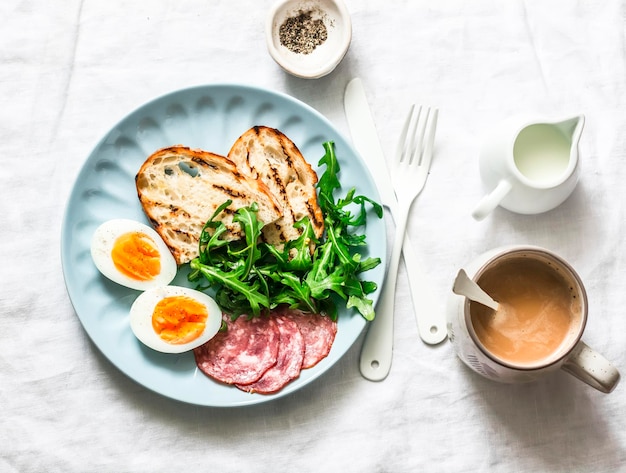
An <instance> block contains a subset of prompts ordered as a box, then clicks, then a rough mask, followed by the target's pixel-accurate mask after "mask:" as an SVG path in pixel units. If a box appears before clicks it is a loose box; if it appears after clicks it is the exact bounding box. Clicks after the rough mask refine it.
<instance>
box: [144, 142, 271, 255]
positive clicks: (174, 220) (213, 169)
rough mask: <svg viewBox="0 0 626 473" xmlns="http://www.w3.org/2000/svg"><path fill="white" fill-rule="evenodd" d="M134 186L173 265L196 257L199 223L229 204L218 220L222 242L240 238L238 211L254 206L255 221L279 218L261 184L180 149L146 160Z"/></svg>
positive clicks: (230, 166)
mask: <svg viewBox="0 0 626 473" xmlns="http://www.w3.org/2000/svg"><path fill="white" fill-rule="evenodd" d="M135 184H136V187H137V194H138V196H139V200H140V202H141V205H142V207H143V210H144V212H145V214H146V215H147V217H148V218H149V219H150V221H151V223H152V226H153V227H154V228H155V230H156V231H157V232H158V233H159V235H161V237H162V238H163V240H164V241H165V243H166V244H167V246H168V247H169V248H170V250H171V252H172V254H173V255H174V258H175V259H176V262H177V263H178V264H184V263H187V262H189V261H191V260H192V259H193V258H195V257H196V256H197V255H198V242H199V238H200V233H201V231H202V228H203V226H204V224H205V223H206V222H207V220H209V218H211V216H212V215H213V214H214V212H215V210H216V209H217V207H219V206H220V205H222V204H223V203H224V202H225V201H227V200H228V199H231V200H232V204H231V205H230V206H229V207H228V208H226V209H225V210H224V212H222V213H221V214H220V215H219V216H218V217H217V220H221V221H222V222H223V223H224V224H225V225H226V227H227V228H228V232H227V234H226V235H225V237H226V238H227V239H229V240H233V239H238V238H241V237H242V230H241V227H240V226H239V224H238V223H235V222H233V214H234V213H235V212H236V210H237V209H239V208H242V207H246V206H249V205H251V204H252V203H253V202H256V203H257V204H258V206H259V211H258V214H257V216H258V219H259V220H260V221H261V222H263V223H264V224H268V223H270V222H274V221H276V220H277V219H279V218H280V217H281V215H282V210H281V207H280V205H279V203H278V202H277V200H276V199H275V198H274V196H273V194H272V193H271V192H270V191H269V189H268V188H267V186H266V185H265V184H264V183H263V182H262V181H261V180H259V179H255V178H253V177H250V176H249V175H245V174H243V173H241V172H239V170H238V169H237V167H236V166H235V164H234V163H233V162H232V161H230V160H229V159H227V158H225V157H224V156H219V155H217V154H213V153H210V152H207V151H202V150H198V149H191V148H187V147H184V146H172V147H169V148H163V149H161V150H158V151H156V152H155V153H153V154H152V155H150V156H149V157H148V159H146V161H145V162H144V164H143V165H142V166H141V168H140V169H139V172H138V173H137V175H136V176H135Z"/></svg>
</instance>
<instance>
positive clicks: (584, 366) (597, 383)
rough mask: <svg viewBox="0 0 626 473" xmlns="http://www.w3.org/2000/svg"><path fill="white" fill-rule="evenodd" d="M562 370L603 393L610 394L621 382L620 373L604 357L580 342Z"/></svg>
mask: <svg viewBox="0 0 626 473" xmlns="http://www.w3.org/2000/svg"><path fill="white" fill-rule="evenodd" d="M561 368H562V369H563V370H564V371H566V372H568V373H569V374H571V375H572V376H574V377H576V378H578V379H580V380H581V381H582V382H583V383H587V384H588V385H589V386H591V387H592V388H595V389H597V390H598V391H600V392H603V393H610V392H611V391H613V389H615V386H617V383H618V382H619V380H620V374H619V371H617V369H616V368H615V367H614V366H613V365H612V364H611V363H610V362H609V361H608V360H607V359H606V358H604V357H603V356H602V355H600V354H599V353H598V352H596V351H594V350H592V349H591V348H589V346H588V345H587V344H586V343H585V342H583V341H579V342H578V344H577V345H576V346H575V347H574V350H573V351H572V353H571V354H570V357H569V358H568V359H567V361H566V362H565V363H564V364H563V365H562V366H561Z"/></svg>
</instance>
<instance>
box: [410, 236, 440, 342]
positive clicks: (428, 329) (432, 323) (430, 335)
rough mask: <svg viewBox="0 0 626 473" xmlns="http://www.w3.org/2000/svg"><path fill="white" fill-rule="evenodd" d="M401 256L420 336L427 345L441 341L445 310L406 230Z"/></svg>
mask: <svg viewBox="0 0 626 473" xmlns="http://www.w3.org/2000/svg"><path fill="white" fill-rule="evenodd" d="M402 256H403V257H404V266H405V268H406V273H407V277H408V279H409V287H410V289H411V299H412V300H413V312H414V314H415V319H416V321H417V329H418V331H419V334H420V337H421V339H422V340H423V341H424V343H428V344H429V345H436V344H438V343H441V342H442V341H444V340H445V339H446V337H447V332H446V320H445V317H444V314H445V310H444V308H443V307H441V303H440V300H439V299H438V298H437V297H436V295H435V293H434V291H433V289H432V281H431V280H430V279H428V277H427V276H426V272H425V271H424V265H423V264H422V262H421V260H420V258H419V257H418V254H417V252H416V251H415V250H414V248H413V245H412V244H411V239H410V238H409V234H408V232H407V233H405V234H404V242H403V243H402Z"/></svg>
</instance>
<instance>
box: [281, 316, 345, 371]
mask: <svg viewBox="0 0 626 473" xmlns="http://www.w3.org/2000/svg"><path fill="white" fill-rule="evenodd" d="M283 315H284V316H286V317H289V318H290V319H291V320H293V321H294V322H296V324H298V328H299V329H300V333H302V337H303V338H304V345H305V351H304V360H303V361H302V369H305V368H311V367H313V366H315V365H316V364H318V363H319V362H320V361H321V360H323V359H324V358H326V357H327V356H328V354H329V353H330V349H331V347H332V346H333V342H334V341H335V335H337V322H334V321H333V320H332V319H331V318H330V317H326V316H324V315H320V314H312V313H310V312H302V311H300V310H291V309H288V310H284V311H283Z"/></svg>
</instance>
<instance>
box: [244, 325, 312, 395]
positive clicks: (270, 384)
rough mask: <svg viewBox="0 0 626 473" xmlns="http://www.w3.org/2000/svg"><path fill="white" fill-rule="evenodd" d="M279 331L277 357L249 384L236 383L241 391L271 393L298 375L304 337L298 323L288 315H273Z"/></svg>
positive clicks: (300, 366)
mask: <svg viewBox="0 0 626 473" xmlns="http://www.w3.org/2000/svg"><path fill="white" fill-rule="evenodd" d="M274 320H275V321H276V324H277V325H278V332H279V333H280V345H279V346H278V359H277V360H276V364H275V365H274V366H272V367H271V368H270V369H268V370H267V371H266V372H265V373H264V374H263V376H261V378H260V379H259V380H258V381H256V382H254V383H251V384H246V385H243V384H237V387H238V388H239V389H241V390H242V391H247V392H250V393H259V394H272V393H275V392H277V391H280V390H281V389H282V388H283V387H284V386H285V385H287V383H289V382H290V381H291V380H293V379H295V378H297V377H298V376H300V370H301V368H302V360H303V359H304V339H303V338H302V334H301V333H300V330H299V329H298V325H297V324H296V323H295V322H294V321H293V320H291V318H290V317H283V316H281V315H277V316H275V318H274Z"/></svg>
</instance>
